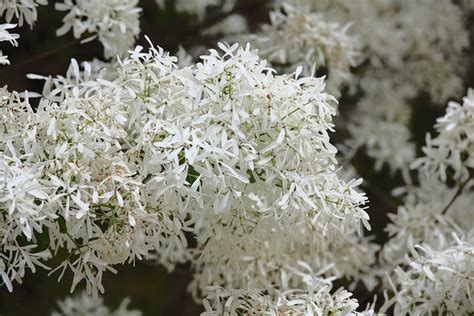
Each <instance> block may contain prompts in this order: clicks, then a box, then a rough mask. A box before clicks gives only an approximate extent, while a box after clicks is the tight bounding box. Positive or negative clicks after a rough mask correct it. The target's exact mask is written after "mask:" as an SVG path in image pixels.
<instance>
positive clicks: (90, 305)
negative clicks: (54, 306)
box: [51, 292, 142, 316]
mask: <svg viewBox="0 0 474 316" xmlns="http://www.w3.org/2000/svg"><path fill="white" fill-rule="evenodd" d="M129 303H130V300H129V299H128V298H126V299H124V300H123V301H122V302H121V303H120V306H119V307H118V308H117V309H116V310H114V311H111V310H110V309H109V308H108V307H107V306H105V305H104V300H103V299H102V298H100V297H92V296H90V295H87V294H86V293H85V292H82V293H80V294H77V295H75V296H74V297H67V298H65V299H64V300H62V301H59V302H58V307H59V311H54V312H53V313H52V314H51V316H141V315H142V313H141V312H140V311H137V310H129V309H128V308H127V305H128V304H129Z"/></svg>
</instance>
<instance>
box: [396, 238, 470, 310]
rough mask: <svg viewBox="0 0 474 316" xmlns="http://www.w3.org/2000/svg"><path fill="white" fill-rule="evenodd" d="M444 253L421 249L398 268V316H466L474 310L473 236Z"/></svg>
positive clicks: (446, 249)
mask: <svg viewBox="0 0 474 316" xmlns="http://www.w3.org/2000/svg"><path fill="white" fill-rule="evenodd" d="M454 239H455V243H454V244H453V245H452V246H448V247H446V248H444V249H442V250H435V249H432V248H431V247H430V246H425V245H420V246H416V247H415V248H414V249H413V250H412V255H411V257H409V258H407V262H406V264H407V266H408V267H407V269H402V268H401V267H399V268H397V270H396V275H397V280H396V281H397V283H398V284H399V286H398V287H397V289H396V293H395V297H394V302H395V305H394V313H395V314H396V315H413V314H418V315H422V314H432V313H436V314H450V315H467V314H469V313H470V312H472V310H473V309H474V300H473V298H472V293H473V291H474V243H473V238H472V232H471V233H470V237H468V239H467V240H465V241H463V240H459V239H458V238H457V236H454Z"/></svg>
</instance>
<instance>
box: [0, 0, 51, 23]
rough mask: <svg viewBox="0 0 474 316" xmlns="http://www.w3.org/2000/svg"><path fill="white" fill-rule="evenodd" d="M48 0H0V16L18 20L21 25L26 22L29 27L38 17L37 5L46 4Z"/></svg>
mask: <svg viewBox="0 0 474 316" xmlns="http://www.w3.org/2000/svg"><path fill="white" fill-rule="evenodd" d="M47 4H48V0H21V1H18V0H2V2H1V5H0V16H3V15H5V20H6V21H7V22H11V21H12V20H13V19H15V20H18V25H19V26H22V25H23V22H26V24H28V25H29V26H30V27H31V28H33V24H34V23H35V22H36V20H37V18H38V12H37V9H36V8H37V7H38V6H40V5H47Z"/></svg>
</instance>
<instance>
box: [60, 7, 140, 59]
mask: <svg viewBox="0 0 474 316" xmlns="http://www.w3.org/2000/svg"><path fill="white" fill-rule="evenodd" d="M55 8H56V10H58V11H66V12H67V14H66V16H65V17H64V18H63V22H64V24H63V26H62V27H61V28H59V29H58V30H57V32H56V33H57V35H58V36H61V35H64V34H66V33H67V32H69V30H70V29H72V31H73V34H74V37H75V38H80V37H81V35H82V34H83V33H88V34H92V36H90V37H88V38H86V39H84V41H89V40H93V39H95V38H98V39H99V41H100V42H101V43H102V45H103V46H104V55H105V57H106V58H110V57H114V56H115V55H117V54H118V55H121V56H123V55H125V54H126V53H127V51H128V50H129V49H131V48H132V47H133V45H134V43H135V39H136V38H137V37H138V34H139V33H140V21H139V18H140V13H141V9H140V8H139V7H138V0H131V1H130V0H101V1H89V0H64V2H60V3H56V4H55Z"/></svg>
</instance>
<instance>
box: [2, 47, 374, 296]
mask: <svg viewBox="0 0 474 316" xmlns="http://www.w3.org/2000/svg"><path fill="white" fill-rule="evenodd" d="M219 47H220V49H221V51H222V53H219V52H217V51H215V50H211V51H210V54H209V55H206V56H202V57H201V58H202V62H200V63H198V64H196V65H195V66H193V67H186V68H182V69H178V68H177V67H176V65H175V63H176V61H177V60H176V58H175V57H171V56H169V55H168V54H167V53H165V52H163V50H162V49H155V48H153V47H150V48H149V49H148V51H144V50H143V48H142V47H140V46H138V47H137V48H136V49H135V50H134V51H133V52H132V53H131V55H130V56H129V57H127V58H126V59H124V60H121V61H118V62H117V63H112V64H109V65H107V66H105V67H107V68H108V69H106V68H103V70H102V71H100V70H98V69H97V64H96V65H91V64H84V65H83V70H80V67H79V65H78V64H77V63H76V62H75V61H74V60H73V61H72V63H71V66H70V69H69V71H68V73H67V75H66V77H57V78H45V79H46V84H45V88H44V91H43V98H42V100H41V102H40V105H39V107H38V108H37V109H36V110H35V111H33V110H32V108H31V107H30V105H29V103H28V99H27V98H25V97H24V96H21V95H19V94H16V93H14V92H13V93H11V92H8V91H7V90H3V98H2V100H3V106H2V108H1V109H2V116H1V119H2V121H1V123H2V126H3V128H4V129H5V130H7V135H9V136H8V137H7V138H4V139H2V140H1V141H2V142H1V146H2V147H1V148H2V151H3V152H4V156H3V158H2V159H3V160H2V163H3V165H4V168H3V170H5V172H4V174H3V178H2V179H3V186H2V187H3V188H5V189H4V191H3V195H2V196H1V200H2V201H3V203H4V205H5V213H4V217H3V219H2V222H1V224H2V231H4V232H6V233H5V234H4V236H3V239H4V242H3V243H2V246H3V252H2V253H4V254H5V253H6V254H9V255H5V256H4V257H3V264H2V266H1V267H2V270H1V272H2V276H3V278H4V279H5V283H7V284H8V285H9V288H10V289H11V284H10V280H14V279H16V280H17V281H21V278H22V277H23V275H24V273H25V270H26V269H31V270H33V271H34V270H35V266H36V265H40V266H43V265H44V264H45V259H46V258H48V257H49V256H51V255H52V254H55V253H56V252H57V249H59V248H64V247H65V248H66V249H68V252H69V253H70V255H69V256H68V257H67V258H66V259H65V260H64V261H63V262H62V263H61V264H60V265H59V266H58V267H56V269H54V270H53V273H54V272H55V271H57V270H60V271H62V272H61V273H60V277H61V276H62V274H63V273H64V270H65V269H70V270H72V272H73V273H74V278H73V284H72V287H73V288H74V287H75V286H76V284H78V283H79V282H80V281H81V280H84V281H85V282H86V285H87V288H88V290H89V291H96V290H97V289H98V290H101V291H103V288H102V284H101V278H102V274H103V272H104V271H106V270H112V271H113V270H114V269H113V265H115V264H119V263H125V262H132V261H134V260H136V259H139V260H141V259H151V258H156V259H157V260H158V261H159V262H161V263H163V264H165V265H166V266H168V267H169V268H172V267H173V265H174V264H175V263H176V262H182V261H186V260H189V259H192V260H193V262H194V265H195V267H196V271H197V275H196V282H195V283H194V284H195V289H196V291H197V290H198V289H199V292H201V293H203V294H204V295H207V294H206V293H207V292H206V288H207V287H208V286H210V285H213V284H220V285H221V286H224V287H231V288H238V289H241V290H243V291H247V290H248V289H261V290H262V291H267V292H268V293H269V294H270V295H271V296H272V297H274V299H276V298H277V297H278V296H277V293H278V291H280V290H281V291H287V290H290V289H299V288H300V287H301V286H302V285H303V284H304V282H306V281H305V278H302V277H301V273H298V267H299V266H301V265H302V266H303V267H308V269H314V270H315V271H317V270H321V269H325V268H326V267H325V266H327V265H330V263H331V261H332V259H331V258H332V256H333V254H330V253H329V252H330V250H331V249H338V248H339V247H349V248H351V246H350V245H351V242H350V239H352V238H354V236H358V235H360V234H361V229H360V228H361V227H360V225H361V223H363V224H364V225H365V226H366V227H369V226H368V216H367V214H366V212H365V211H364V209H363V204H364V203H365V201H366V198H365V196H364V195H363V194H361V193H359V192H358V191H357V186H358V185H359V184H360V181H359V180H351V181H349V182H345V181H343V180H342V179H340V178H339V177H338V175H337V173H336V159H335V154H336V149H335V148H334V147H333V146H332V145H331V143H330V140H329V134H328V131H329V130H331V128H332V116H333V115H335V113H336V108H335V104H336V102H335V100H334V98H333V97H332V96H330V95H328V94H326V93H325V92H324V82H323V80H322V79H320V78H312V77H300V76H299V73H294V74H290V75H275V74H274V71H273V70H272V69H271V68H268V67H267V66H266V63H265V62H264V61H261V60H260V59H259V58H258V56H257V55H256V54H255V52H253V51H252V50H251V49H250V47H249V46H247V47H246V48H239V47H238V46H237V45H233V46H226V45H223V44H220V45H219ZM113 67H115V69H116V70H110V69H114V68H113ZM32 78H38V76H32ZM185 232H190V233H192V234H193V235H194V236H195V238H196V240H197V247H196V248H193V249H188V247H187V240H186V238H185V235H184V233H185ZM350 236H353V237H350ZM21 238H25V241H26V243H24V242H23V243H20V242H19V239H21ZM39 241H42V242H43V243H44V247H43V248H44V249H42V251H38V249H37V248H35V245H36V244H37V243H38V242H39ZM343 245H344V246H343ZM339 249H342V248H339ZM369 249H371V248H370V247H369V248H365V247H363V246H362V247H356V248H354V249H353V250H352V252H353V253H354V254H355V253H357V252H360V253H361V255H359V257H360V258H361V261H360V262H350V259H348V260H347V264H344V261H341V263H340V264H338V265H336V267H334V268H331V267H330V268H328V269H332V270H334V271H335V272H336V273H338V274H340V275H341V276H342V275H347V276H349V277H355V276H356V274H357V271H359V270H360V269H364V265H365V263H366V261H367V260H366V259H365V257H364V253H365V252H367V251H369ZM372 251H373V250H372ZM317 257H320V258H321V259H315V258H317ZM18 258H21V260H19V261H17V259H18ZM368 258H369V261H370V258H373V255H372V256H369V257H368ZM25 262H30V263H31V264H27V265H25ZM259 267H265V269H267V272H265V270H261V269H260V268H259ZM271 270H274V272H270V271H271ZM211 271H212V273H211ZM224 272H225V273H224ZM224 274H225V275H226V277H225V278H223V277H222V276H223V275H224ZM270 275H271V277H270ZM285 279H286V280H285ZM270 282H272V283H270ZM275 282H276V283H275Z"/></svg>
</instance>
